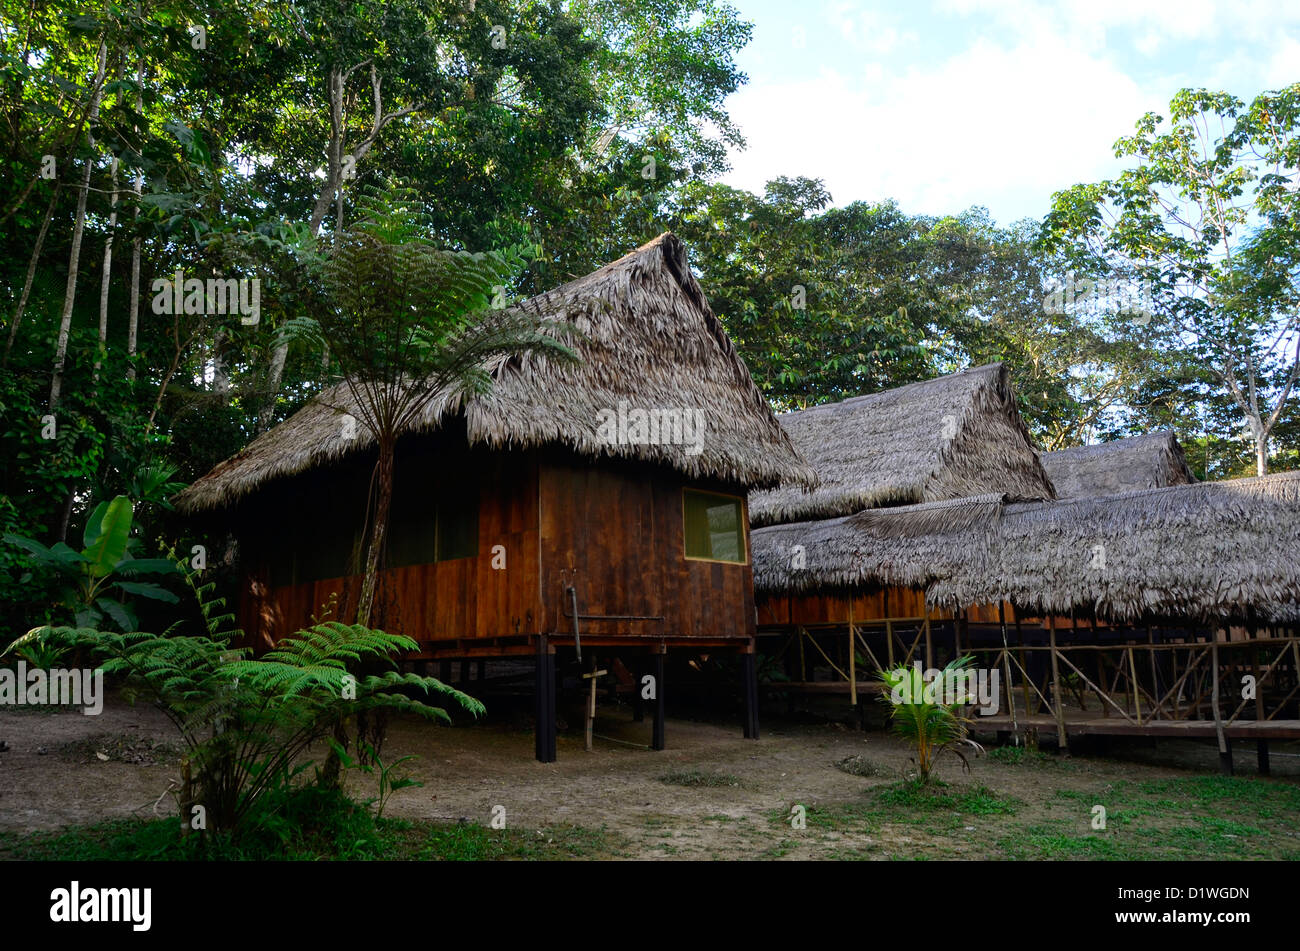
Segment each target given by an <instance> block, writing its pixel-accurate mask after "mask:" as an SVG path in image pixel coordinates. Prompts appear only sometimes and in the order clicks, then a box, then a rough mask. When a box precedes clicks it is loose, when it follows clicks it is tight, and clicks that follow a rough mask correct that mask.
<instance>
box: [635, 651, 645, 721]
mask: <svg viewBox="0 0 1300 951" xmlns="http://www.w3.org/2000/svg"><path fill="white" fill-rule="evenodd" d="M645 668H646V665H645V661H644V660H642V659H641V658H640V657H638V658H637V659H636V661H635V663H633V665H632V722H633V723H644V722H645V700H643V699H642V697H641V691H642V690H644V689H645V687H644V686H642V684H641V678H642V677H644V676H645Z"/></svg>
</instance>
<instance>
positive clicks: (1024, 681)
mask: <svg viewBox="0 0 1300 951" xmlns="http://www.w3.org/2000/svg"><path fill="white" fill-rule="evenodd" d="M1011 620H1013V621H1015V622H1016V645H1017V646H1018V647H1019V648H1020V650H1019V651H1017V657H1018V658H1019V659H1020V673H1021V674H1023V675H1024V676H1023V677H1022V678H1021V680H1020V691H1021V692H1022V693H1023V694H1024V695H1025V716H1026V717H1031V716H1033V715H1034V710H1033V708H1032V707H1030V705H1029V703H1030V700H1031V699H1032V698H1033V694H1031V693H1030V692H1029V661H1028V660H1027V659H1026V658H1025V631H1024V628H1022V627H1021V626H1020V612H1019V611H1018V610H1016V606H1015V605H1014V604H1013V605H1011Z"/></svg>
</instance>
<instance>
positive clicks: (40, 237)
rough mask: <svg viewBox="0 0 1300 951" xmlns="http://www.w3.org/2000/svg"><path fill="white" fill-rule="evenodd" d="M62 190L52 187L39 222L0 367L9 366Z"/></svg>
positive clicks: (56, 185) (61, 184) (58, 187)
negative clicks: (20, 322) (42, 219)
mask: <svg viewBox="0 0 1300 951" xmlns="http://www.w3.org/2000/svg"><path fill="white" fill-rule="evenodd" d="M62 190H63V182H57V183H56V184H55V186H54V194H52V195H51V196H50V206H49V207H48V208H46V209H45V220H44V221H42V222H41V230H40V231H38V232H37V233H36V244H35V245H34V246H33V247H32V257H31V260H30V261H29V262H28V264H27V278H26V279H25V280H24V281H23V293H22V296H21V297H19V298H18V309H17V310H16V311H14V319H13V323H11V324H10V325H9V340H8V341H7V342H6V343H5V356H4V361H3V362H0V366H6V367H7V366H8V365H9V351H11V350H13V348H14V339H15V338H16V337H17V336H18V323H19V321H21V320H22V319H23V313H24V312H25V311H26V310H27V300H28V298H29V297H31V293H32V281H33V280H35V279H36V264H37V261H38V260H39V259H40V256H41V248H42V247H44V245H45V235H46V234H47V233H48V232H49V230H50V219H51V218H53V217H54V206H55V205H56V204H57V203H58V200H59V192H60V191H62Z"/></svg>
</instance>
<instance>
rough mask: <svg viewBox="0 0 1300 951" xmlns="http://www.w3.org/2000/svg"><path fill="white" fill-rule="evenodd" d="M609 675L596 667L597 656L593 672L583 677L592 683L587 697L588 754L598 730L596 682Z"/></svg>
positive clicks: (593, 660) (592, 659) (594, 659)
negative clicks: (593, 735)
mask: <svg viewBox="0 0 1300 951" xmlns="http://www.w3.org/2000/svg"><path fill="white" fill-rule="evenodd" d="M607 673H609V671H607V670H598V669H597V667H596V655H595V654H592V655H591V670H590V671H588V672H587V673H585V674H583V675H582V679H583V680H587V681H590V682H591V687H590V688H589V693H588V696H587V752H588V753H590V752H591V750H592V745H591V741H592V734H593V733H595V729H596V681H597V680H599V679H600V678H601V677H602V676H603V675H605V674H607Z"/></svg>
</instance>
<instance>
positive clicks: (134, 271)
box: [126, 56, 144, 380]
mask: <svg viewBox="0 0 1300 951" xmlns="http://www.w3.org/2000/svg"><path fill="white" fill-rule="evenodd" d="M135 111H136V112H137V113H138V114H140V115H144V57H143V56H141V57H140V65H139V66H138V67H137V69H136V73H135ZM135 131H136V132H137V133H139V131H140V130H139V128H138V127H137V128H136V130H135ZM140 145H141V143H140V142H138V141H137V142H136V148H137V149H138V148H139V147H140ZM134 190H135V212H134V216H133V218H134V224H135V237H134V238H132V239H131V307H130V310H129V311H128V312H127V318H126V355H127V359H128V360H129V359H130V358H131V357H134V356H135V350H136V335H137V333H138V332H139V327H140V231H139V228H140V195H141V193H142V192H143V190H144V172H143V171H140V170H137V171H136V173H135V186H134ZM126 378H127V379H128V380H134V379H135V362H134V361H131V365H130V366H129V367H128V368H127V371H126Z"/></svg>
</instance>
